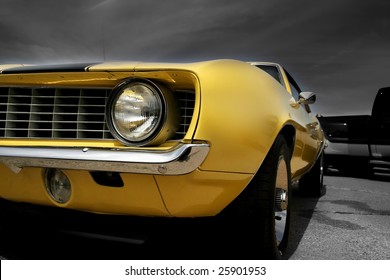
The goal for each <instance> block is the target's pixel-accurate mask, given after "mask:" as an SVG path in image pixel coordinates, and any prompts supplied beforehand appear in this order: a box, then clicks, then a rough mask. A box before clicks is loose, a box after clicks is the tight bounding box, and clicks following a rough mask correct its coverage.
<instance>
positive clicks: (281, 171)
mask: <svg viewBox="0 0 390 280" xmlns="http://www.w3.org/2000/svg"><path fill="white" fill-rule="evenodd" d="M288 187H289V183H288V173H287V163H286V161H285V159H284V157H283V156H281V157H280V158H279V163H278V168H277V173H276V186H275V207H274V209H275V211H274V216H275V237H276V245H277V246H279V245H280V243H281V242H282V241H283V237H284V233H285V231H286V225H287V215H288V213H287V210H288V203H289V201H288V191H289V190H288Z"/></svg>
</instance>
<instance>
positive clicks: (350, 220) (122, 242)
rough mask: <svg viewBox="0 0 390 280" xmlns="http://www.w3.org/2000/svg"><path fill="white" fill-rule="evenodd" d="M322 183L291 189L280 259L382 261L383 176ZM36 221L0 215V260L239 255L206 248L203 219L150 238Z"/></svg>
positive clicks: (389, 242)
mask: <svg viewBox="0 0 390 280" xmlns="http://www.w3.org/2000/svg"><path fill="white" fill-rule="evenodd" d="M324 182H325V185H326V188H327V192H326V194H325V195H324V196H323V197H321V198H320V199H315V198H307V197H302V196H300V194H299V192H298V190H297V189H296V188H295V187H294V192H293V199H292V226H291V233H290V243H289V250H288V252H287V255H286V257H287V259H291V260H390V203H389V200H390V180H388V179H387V180H383V179H381V178H374V179H367V178H353V177H342V176H340V175H338V174H331V175H327V176H325V178H324ZM53 215H54V214H53ZM2 217H3V218H4V213H3V214H2ZM49 221H50V220H49ZM124 221H125V220H124V219H122V220H119V221H118V223H119V227H121V228H123V226H124V225H125V223H126V222H124ZM43 223H46V224H45V226H44V227H42V221H41V222H40V223H35V222H34V221H33V220H31V219H29V218H28V219H27V220H24V219H20V217H19V218H17V220H15V221H14V223H13V224H14V225H17V230H14V229H12V228H10V227H12V225H11V226H10V224H8V223H6V224H5V223H3V219H1V221H0V258H2V259H41V260H42V259H44V260H46V259H75V260H78V259H103V260H106V259H226V258H228V259H242V256H241V255H237V254H235V251H234V250H227V248H229V242H226V243H225V245H224V246H225V247H224V250H219V248H213V246H214V243H215V242H214V241H216V240H217V239H219V238H220V237H219V236H214V235H213V232H212V226H210V227H209V225H210V224H208V223H209V222H206V223H204V221H203V222H201V224H199V222H196V221H193V222H189V221H185V222H178V223H175V224H174V225H168V224H161V223H159V224H157V225H153V226H150V232H151V236H152V237H151V238H149V239H148V240H147V241H146V242H145V243H142V242H138V241H137V240H134V239H126V238H122V237H120V238H117V239H114V240H112V239H110V240H108V239H106V240H102V239H99V238H97V237H101V235H100V234H97V233H96V234H78V233H77V231H74V230H72V231H68V232H66V231H63V230H62V229H61V230H59V229H58V228H57V227H56V225H53V227H51V225H50V222H48V220H45V221H44V222H43ZM70 223H72V221H70ZM122 236H125V235H122ZM156 236H158V237H157V238H155V237H156ZM150 240H151V241H150ZM132 241H136V242H135V243H137V242H138V243H137V244H135V245H134V244H131V243H134V242H132ZM222 252H223V253H222ZM226 252H231V254H226Z"/></svg>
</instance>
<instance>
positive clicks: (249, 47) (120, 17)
mask: <svg viewBox="0 0 390 280" xmlns="http://www.w3.org/2000/svg"><path fill="white" fill-rule="evenodd" d="M389 11H390V1H388V0H370V1H356V0H345V1H343V0H327V1H303V0H294V1H291V0H268V1H265V0H240V1H237V0H236V1H228V0H160V1H158V0H127V1H126V0H83V1H81V0H66V1H64V0H61V1H57V0H35V1H28V0H0V35H1V37H0V64H7V63H46V64H52V63H62V62H81V61H83V62H85V61H88V62H95V61H103V60H106V61H112V60H129V61H156V62H192V61H200V60H209V59H220V58H232V59H239V60H244V61H272V62H277V63H280V64H281V65H283V66H285V67H286V68H287V69H288V71H289V72H290V73H291V74H292V75H293V76H294V77H295V79H296V80H297V81H298V83H299V84H300V85H301V88H302V89H303V90H306V91H314V92H316V93H317V94H318V95H317V103H316V105H315V106H314V110H313V111H314V112H318V113H321V114H323V115H345V114H369V113H370V111H371V106H372V102H373V100H374V97H375V94H376V92H377V90H378V89H379V88H380V87H385V86H390V71H389V68H390V13H389Z"/></svg>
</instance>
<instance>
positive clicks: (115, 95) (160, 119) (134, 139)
mask: <svg viewBox="0 0 390 280" xmlns="http://www.w3.org/2000/svg"><path fill="white" fill-rule="evenodd" d="M137 87H141V88H142V90H143V92H135V91H134V90H137ZM138 89H140V88H138ZM126 90H130V94H131V95H133V97H134V96H135V99H137V98H138V99H139V100H142V101H139V100H138V99H137V101H136V102H134V103H132V102H133V101H126V102H129V104H127V105H129V106H128V107H129V109H128V110H129V111H128V116H133V115H135V116H136V117H139V118H141V117H143V115H142V114H141V113H139V114H138V115H137V110H138V109H139V108H138V107H137V108H136V107H132V105H134V104H136V103H137V102H138V101H139V102H141V103H140V106H144V107H142V108H141V109H140V110H138V111H141V112H144V111H142V109H144V108H147V105H145V104H147V102H146V103H145V104H142V102H143V101H144V99H143V97H146V98H147V99H149V101H150V100H151V101H152V103H154V109H153V110H151V112H150V113H151V116H152V117H150V116H148V115H149V113H148V112H147V109H145V110H146V113H147V114H146V115H147V116H146V117H145V118H146V119H147V118H152V119H150V120H148V121H151V123H152V125H151V126H148V125H147V124H146V127H147V130H145V131H144V133H143V131H142V129H140V128H142V126H143V124H144V123H146V121H144V122H143V123H142V124H141V125H139V126H137V122H136V121H126V118H125V117H123V118H122V120H121V121H118V117H117V115H118V111H116V105H117V104H118V100H119V99H120V97H121V96H122V95H123V94H129V93H125V91H126ZM132 90H133V91H132ZM145 95H147V96H145ZM153 99H154V100H153ZM169 103H172V102H171V98H170V97H169V92H168V90H167V89H166V88H164V87H163V86H161V85H157V84H156V83H154V82H152V81H150V80H147V79H137V78H135V79H129V80H127V81H125V82H123V83H121V84H119V85H117V86H116V87H115V88H114V89H113V90H112V92H111V93H110V96H109V97H108V100H107V107H106V121H107V126H108V128H109V130H110V132H111V134H112V135H113V136H114V137H115V138H116V139H117V140H119V141H120V142H122V143H123V144H125V145H127V146H146V145H158V144H161V143H163V142H164V141H166V139H167V138H168V137H169V135H170V133H171V132H172V130H173V129H172V125H171V123H172V117H170V116H171V115H172V113H169V114H168V107H170V111H172V110H173V111H175V110H174V109H175V108H174V107H175V106H172V104H169ZM156 104H157V105H156ZM123 107H126V106H122V108H123ZM157 107H159V108H158V112H157V113H156V112H155V111H154V110H156V108H157ZM131 108H136V109H134V110H135V113H134V114H133V112H131V110H132V109H131ZM152 111H153V112H152ZM128 118H130V117H128ZM145 118H144V120H145ZM135 119H137V118H135ZM131 122H132V123H133V124H130V123H131ZM118 123H119V124H118ZM120 124H126V125H125V126H124V127H125V129H123V126H121V125H120ZM130 126H133V127H134V131H135V130H137V129H139V130H138V131H137V132H136V133H133V132H134V131H131V129H132V128H130ZM139 132H140V134H139V136H137V133H139Z"/></svg>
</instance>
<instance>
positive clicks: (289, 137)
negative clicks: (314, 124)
mask: <svg viewBox="0 0 390 280" xmlns="http://www.w3.org/2000/svg"><path fill="white" fill-rule="evenodd" d="M280 134H281V135H283V137H284V139H286V142H287V146H288V148H289V149H290V151H291V153H293V151H294V144H295V128H294V127H293V126H292V125H286V126H284V127H283V128H282V130H281V131H280Z"/></svg>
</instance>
